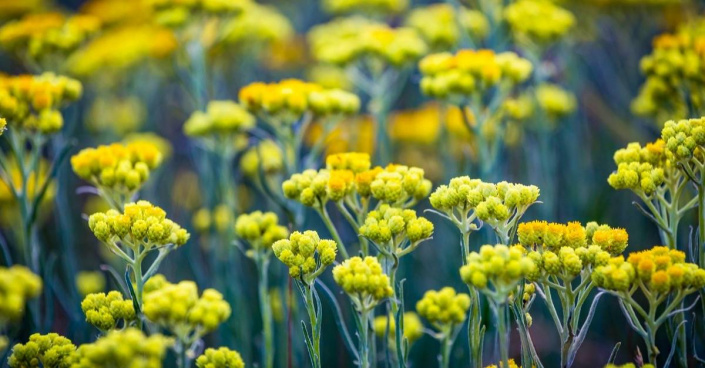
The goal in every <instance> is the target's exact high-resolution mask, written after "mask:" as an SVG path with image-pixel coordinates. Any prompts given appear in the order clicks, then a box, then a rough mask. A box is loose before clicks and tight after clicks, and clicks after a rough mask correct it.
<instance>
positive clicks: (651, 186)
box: [607, 139, 673, 196]
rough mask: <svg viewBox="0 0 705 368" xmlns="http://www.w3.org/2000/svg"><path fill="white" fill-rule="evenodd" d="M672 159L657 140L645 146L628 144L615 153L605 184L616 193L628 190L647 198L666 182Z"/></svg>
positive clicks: (662, 143) (662, 142) (663, 145)
mask: <svg viewBox="0 0 705 368" xmlns="http://www.w3.org/2000/svg"><path fill="white" fill-rule="evenodd" d="M672 157H673V156H672V155H671V154H670V151H668V150H667V149H666V145H665V141H663V140H661V139H659V140H657V141H656V142H654V143H650V144H647V145H646V146H645V147H642V146H641V145H640V144H639V143H630V144H629V145H627V147H626V148H622V149H619V150H617V152H615V154H614V162H615V163H616V164H617V171H615V172H613V173H612V174H610V176H609V178H607V182H608V183H609V185H610V186H611V187H612V188H614V189H617V190H620V189H629V190H631V191H633V192H635V193H637V194H644V195H646V196H650V195H652V194H653V193H654V192H655V191H656V190H657V188H658V187H660V186H661V185H663V184H664V182H665V181H666V175H667V173H668V172H669V171H670V169H671V168H673V165H672V163H671V161H672V159H671V158H672Z"/></svg>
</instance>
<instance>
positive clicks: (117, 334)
mask: <svg viewBox="0 0 705 368" xmlns="http://www.w3.org/2000/svg"><path fill="white" fill-rule="evenodd" d="M172 343H173V341H172V340H171V339H169V338H166V337H164V336H162V335H160V334H152V335H150V336H146V335H145V334H144V333H143V332H142V331H140V330H139V329H137V328H134V327H129V328H127V329H124V330H113V331H110V332H108V333H107V334H106V335H105V336H103V337H101V338H99V339H98V340H96V341H95V342H93V343H90V344H83V345H81V346H80V347H79V348H78V350H76V354H75V358H74V359H75V361H74V364H73V365H71V368H94V367H145V368H161V367H162V360H163V359H164V356H165V355H166V351H167V348H169V346H171V345H172Z"/></svg>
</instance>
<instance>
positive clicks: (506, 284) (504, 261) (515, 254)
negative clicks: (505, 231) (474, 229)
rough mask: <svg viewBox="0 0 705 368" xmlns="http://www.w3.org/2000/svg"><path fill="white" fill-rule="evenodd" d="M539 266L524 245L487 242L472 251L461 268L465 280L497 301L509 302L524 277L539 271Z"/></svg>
mask: <svg viewBox="0 0 705 368" xmlns="http://www.w3.org/2000/svg"><path fill="white" fill-rule="evenodd" d="M536 269H537V265H536V263H535V261H534V260H533V259H532V258H531V257H529V256H527V254H526V251H525V250H524V248H523V247H522V246H520V245H517V246H513V247H508V246H506V245H502V244H497V245H494V246H493V245H483V246H482V247H481V248H480V251H479V252H471V253H470V255H468V258H467V264H466V265H465V266H463V267H461V268H460V276H461V278H462V279H463V281H464V282H465V283H466V284H468V285H470V286H472V287H474V288H476V289H478V290H479V291H481V292H483V293H485V294H487V295H488V296H491V298H493V301H494V302H496V303H504V302H506V300H507V298H508V297H509V294H510V293H511V292H513V291H514V288H515V287H516V286H517V285H518V284H519V282H520V281H521V280H523V279H524V278H525V277H528V276H530V275H532V274H535V272H536Z"/></svg>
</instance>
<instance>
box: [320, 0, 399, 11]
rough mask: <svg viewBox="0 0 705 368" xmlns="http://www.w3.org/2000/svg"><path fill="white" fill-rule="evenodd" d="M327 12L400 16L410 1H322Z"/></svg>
mask: <svg viewBox="0 0 705 368" xmlns="http://www.w3.org/2000/svg"><path fill="white" fill-rule="evenodd" d="M322 2H323V7H324V8H325V9H326V11H328V12H330V13H335V14H342V13H369V14H398V13H401V12H403V11H404V10H406V8H407V7H408V6H409V0H322Z"/></svg>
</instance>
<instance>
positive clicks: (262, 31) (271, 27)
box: [221, 2, 294, 46]
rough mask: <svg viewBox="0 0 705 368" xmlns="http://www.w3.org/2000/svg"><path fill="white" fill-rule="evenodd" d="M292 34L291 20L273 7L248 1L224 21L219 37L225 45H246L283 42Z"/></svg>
mask: <svg viewBox="0 0 705 368" xmlns="http://www.w3.org/2000/svg"><path fill="white" fill-rule="evenodd" d="M292 34H294V29H293V27H292V25H291V22H289V20H288V19H287V18H286V17H285V16H284V15H283V14H281V13H280V12H279V11H277V9H276V8H275V7H273V6H267V5H260V4H257V3H255V2H250V3H249V4H247V6H245V7H244V9H243V11H242V12H240V13H238V14H237V15H235V16H233V17H231V18H230V19H229V20H227V21H226V23H225V24H224V25H223V30H222V36H221V37H222V39H223V42H224V43H225V44H227V45H241V46H247V45H251V44H253V43H255V44H265V45H266V44H268V43H276V42H285V41H286V40H288V39H289V38H290V37H291V36H292Z"/></svg>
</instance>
